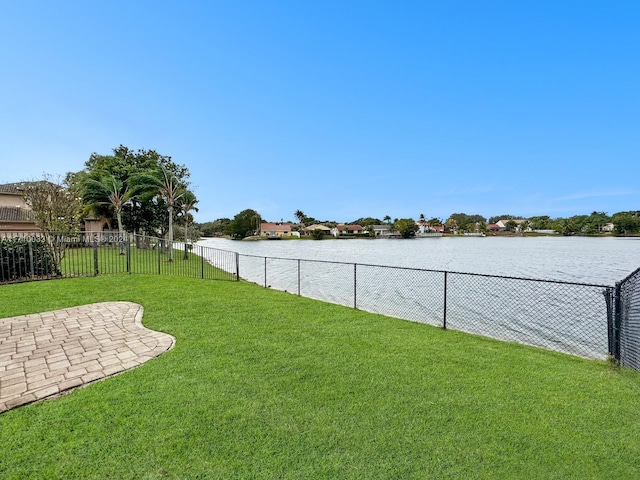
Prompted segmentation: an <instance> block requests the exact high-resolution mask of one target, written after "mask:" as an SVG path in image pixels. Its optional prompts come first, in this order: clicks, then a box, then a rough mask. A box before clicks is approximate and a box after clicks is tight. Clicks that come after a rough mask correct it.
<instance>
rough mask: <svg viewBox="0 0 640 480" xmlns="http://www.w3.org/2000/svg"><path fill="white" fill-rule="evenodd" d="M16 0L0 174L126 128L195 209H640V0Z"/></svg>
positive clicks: (3, 88)
mask: <svg viewBox="0 0 640 480" xmlns="http://www.w3.org/2000/svg"><path fill="white" fill-rule="evenodd" d="M0 5H1V8H0V45H1V47H0V183H9V182H16V181H22V180H31V179H34V178H40V177H41V176H42V174H43V173H45V172H46V173H49V174H54V175H57V174H64V173H66V172H68V171H78V170H81V169H82V168H83V165H84V162H85V161H86V160H87V159H88V158H89V156H90V155H91V153H92V152H97V153H100V154H109V153H111V150H112V149H113V148H115V147H117V146H118V145H120V144H123V145H126V146H127V147H129V148H132V149H139V148H144V149H154V150H156V151H158V152H159V153H161V154H163V155H170V156H171V157H172V158H173V160H174V161H175V162H177V163H179V164H184V165H186V166H187V167H188V168H189V170H190V171H191V173H192V182H193V187H194V190H195V193H196V195H197V196H198V198H199V200H200V203H199V205H198V206H199V208H200V211H199V213H197V214H196V220H197V221H199V222H205V221H210V220H214V219H216V218H220V217H231V218H232V217H233V216H234V215H235V214H236V213H238V212H240V211H241V210H244V209H246V208H252V209H255V210H257V211H258V212H260V214H262V216H263V217H264V218H265V219H267V220H270V221H280V220H281V219H283V220H285V221H286V220H293V219H294V216H293V213H294V212H295V211H296V210H298V209H300V210H302V211H303V212H304V213H305V214H307V215H310V216H313V217H316V218H318V219H321V220H325V219H327V220H336V221H351V220H355V219H356V218H359V217H365V216H373V217H379V218H381V217H384V216H385V215H389V216H391V217H392V218H402V217H413V218H418V217H419V215H420V214H421V213H423V214H424V215H426V216H427V217H432V216H438V217H442V218H443V219H446V217H447V216H448V215H449V214H451V213H460V212H464V213H467V214H481V215H484V216H486V217H489V216H493V215H500V214H506V213H510V214H514V215H522V216H532V215H545V214H546V215H551V216H552V217H557V216H563V217H565V216H571V215H576V214H589V213H591V212H592V211H594V210H597V211H605V212H607V213H609V214H613V213H615V212H617V211H622V210H640V1H637V0H630V1H618V0H609V1H592V0H580V1H572V0H549V1H547V0H536V1H533V0H531V1H514V0H505V1H491V0H486V1H477V0H467V1H463V0H439V1H430V0H419V1H409V0H406V1H401V0H393V1H392V0H389V1H376V0H362V1H360V0H358V1H356V0H335V1H334V0H313V1H311V0H308V1H307V0H291V1H283V0H271V1H270V0H255V1H254V0H225V1H215V0H211V1H204V0H203V1H160V0H152V1H132V0H127V1H115V0H109V1H85V0H82V1H64V0H60V1H56V2H52V1H49V0H46V1H30V0H20V1H11V0H4V1H2V0H0Z"/></svg>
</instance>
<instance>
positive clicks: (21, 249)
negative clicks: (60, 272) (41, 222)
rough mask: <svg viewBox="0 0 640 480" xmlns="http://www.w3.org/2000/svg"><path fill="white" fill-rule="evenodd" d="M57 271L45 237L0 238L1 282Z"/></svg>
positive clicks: (50, 273) (45, 274) (46, 274)
mask: <svg viewBox="0 0 640 480" xmlns="http://www.w3.org/2000/svg"><path fill="white" fill-rule="evenodd" d="M55 273H56V267H55V262H54V261H53V255H52V254H51V250H50V248H49V246H48V245H47V243H46V242H45V241H44V239H43V238H38V237H31V238H19V237H15V238H2V239H0V282H10V281H15V280H20V279H23V278H28V277H31V276H34V277H43V276H50V275H53V274H55Z"/></svg>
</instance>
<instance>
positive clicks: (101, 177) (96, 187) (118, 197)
mask: <svg viewBox="0 0 640 480" xmlns="http://www.w3.org/2000/svg"><path fill="white" fill-rule="evenodd" d="M134 193H135V191H134V190H133V189H132V188H130V186H129V185H127V184H126V183H124V182H122V181H121V180H119V179H117V178H116V177H114V176H113V175H112V174H110V173H106V172H99V173H98V176H97V178H92V177H87V178H85V179H84V180H83V183H82V199H83V201H84V202H85V203H87V204H89V205H90V206H92V208H93V209H94V211H95V210H97V208H96V207H97V206H98V205H109V206H111V207H112V208H113V210H114V212H115V214H116V219H117V221H118V232H119V236H120V254H121V255H122V254H124V251H123V245H124V244H123V242H124V225H123V224H122V208H123V207H124V206H125V204H126V203H127V202H129V201H130V200H131V198H132V197H133V195H134Z"/></svg>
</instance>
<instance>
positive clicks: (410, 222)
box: [393, 218, 417, 238]
mask: <svg viewBox="0 0 640 480" xmlns="http://www.w3.org/2000/svg"><path fill="white" fill-rule="evenodd" d="M393 227H394V229H395V230H397V231H398V232H399V233H400V236H401V237H402V238H411V237H414V236H415V235H416V228H417V226H416V221H415V220H414V219H413V218H400V219H396V220H395V222H394V223H393Z"/></svg>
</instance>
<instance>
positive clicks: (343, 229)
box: [331, 223, 364, 237]
mask: <svg viewBox="0 0 640 480" xmlns="http://www.w3.org/2000/svg"><path fill="white" fill-rule="evenodd" d="M363 233H364V228H362V227H361V226H360V225H344V224H342V223H340V224H338V225H336V226H335V227H333V228H332V229H331V234H332V235H333V236H334V237H339V236H340V235H361V234H363Z"/></svg>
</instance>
